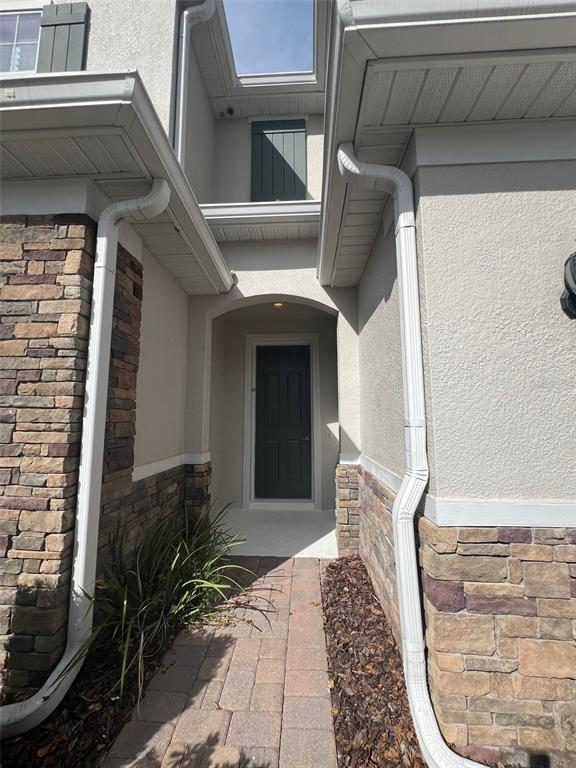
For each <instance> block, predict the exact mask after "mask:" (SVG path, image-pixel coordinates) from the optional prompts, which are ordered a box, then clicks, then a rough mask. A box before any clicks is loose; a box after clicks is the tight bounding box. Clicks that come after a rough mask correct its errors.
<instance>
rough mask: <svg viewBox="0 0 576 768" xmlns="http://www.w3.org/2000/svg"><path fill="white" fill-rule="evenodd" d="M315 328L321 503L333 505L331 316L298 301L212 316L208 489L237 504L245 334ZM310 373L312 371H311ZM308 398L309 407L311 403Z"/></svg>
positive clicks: (336, 449)
mask: <svg viewBox="0 0 576 768" xmlns="http://www.w3.org/2000/svg"><path fill="white" fill-rule="evenodd" d="M292 333H305V334H308V333H316V334H318V338H319V383H320V406H319V407H320V434H319V435H318V436H316V435H315V436H314V439H319V440H320V447H321V455H322V468H321V506H322V508H324V509H331V508H333V507H334V469H335V467H336V464H337V463H338V453H339V440H338V389H337V370H336V318H335V317H334V316H329V315H327V314H326V313H325V312H323V311H321V310H318V309H314V308H312V307H308V306H306V305H301V304H286V305H285V306H284V308H283V309H282V310H275V309H274V308H273V307H272V304H271V303H270V302H267V303H265V304H259V305H256V306H249V307H244V308H243V309H237V310H235V311H232V312H230V313H228V314H225V315H222V316H221V317H219V318H217V319H216V320H215V321H214V325H213V332H212V396H211V419H210V449H211V456H212V467H213V495H214V496H215V497H217V498H218V499H219V500H220V501H221V502H223V503H227V502H231V503H232V504H233V506H235V507H240V506H242V499H243V491H244V490H245V489H244V478H243V458H244V438H245V429H244V426H245V425H244V405H245V379H244V377H245V353H246V336H247V334H292ZM313 374H314V371H313ZM316 405H317V404H316V403H314V402H313V408H314V407H316Z"/></svg>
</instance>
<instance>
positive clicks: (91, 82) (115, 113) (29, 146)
mask: <svg viewBox="0 0 576 768" xmlns="http://www.w3.org/2000/svg"><path fill="white" fill-rule="evenodd" d="M0 118H1V120H2V135H1V137H0V152H1V155H0V178H1V180H2V186H3V189H2V194H3V197H4V199H5V203H7V202H9V195H10V194H11V189H16V186H17V187H18V193H19V194H22V190H23V189H24V190H25V189H26V187H25V186H24V184H25V183H29V184H30V185H31V187H30V189H31V191H32V185H33V184H34V183H35V182H38V181H43V182H47V181H50V182H56V181H58V182H59V183H60V186H61V187H62V189H65V187H66V184H67V183H76V184H77V182H78V180H79V179H86V180H89V181H90V183H91V184H93V185H94V186H95V187H96V188H97V190H98V191H99V193H100V196H101V198H102V200H103V201H104V202H105V204H106V203H107V202H114V201H117V200H122V199H127V198H131V197H136V196H139V195H141V194H143V192H145V191H147V190H148V189H149V187H150V183H151V181H152V180H153V179H155V178H163V179H165V180H166V181H167V182H168V184H169V185H170V188H171V198H170V205H169V207H168V209H167V210H166V211H165V213H164V214H162V215H161V216H159V217H157V218H156V219H153V220H152V221H149V222H134V223H133V226H134V229H135V230H136V231H137V232H138V234H139V235H140V237H141V238H142V241H143V243H144V245H145V246H146V248H147V249H148V250H149V251H150V252H151V253H152V254H153V255H154V256H155V257H156V258H157V259H158V261H159V262H160V263H161V264H163V265H164V266H165V267H166V269H167V270H168V271H169V272H171V273H172V274H173V275H174V277H175V278H176V280H177V281H178V282H179V284H180V285H181V286H182V287H183V288H184V289H185V290H186V291H187V292H188V293H191V294H214V293H225V292H228V291H229V290H230V288H231V287H232V284H233V280H232V276H231V274H230V271H229V270H228V267H227V266H226V263H225V262H224V259H223V257H222V254H221V253H220V249H219V248H218V245H217V244H216V241H215V240H214V237H213V235H212V232H211V231H210V228H209V226H208V224H207V223H206V221H205V219H204V216H203V215H202V212H201V210H200V207H199V205H198V202H197V201H196V198H195V197H194V194H193V192H192V190H191V188H190V185H189V183H188V181H187V179H186V177H185V176H184V174H183V172H182V169H181V167H180V165H179V163H178V161H177V159H176V156H175V155H174V152H173V150H172V147H171V146H170V144H169V142H168V138H167V136H166V134H165V133H164V130H163V128H162V125H161V124H160V121H159V119H158V116H157V115H156V113H155V111H154V108H153V106H152V104H151V102H150V99H149V97H148V94H147V93H146V90H145V89H144V86H143V85H142V82H141V80H140V78H139V76H138V73H137V72H122V73H112V74H109V73H107V74H101V73H72V74H67V73H63V74H46V75H36V74H33V75H29V76H18V77H11V78H3V79H2V80H0ZM52 188H53V186H52ZM47 202H48V201H47ZM52 202H53V201H50V203H52ZM3 209H4V210H6V205H5V204H4V205H3ZM67 212H68V213H76V212H78V211H67Z"/></svg>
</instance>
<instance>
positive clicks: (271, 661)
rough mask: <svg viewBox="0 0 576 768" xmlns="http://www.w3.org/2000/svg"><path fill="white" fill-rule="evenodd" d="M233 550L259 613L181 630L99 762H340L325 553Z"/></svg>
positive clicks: (291, 766) (289, 766) (195, 765)
mask: <svg viewBox="0 0 576 768" xmlns="http://www.w3.org/2000/svg"><path fill="white" fill-rule="evenodd" d="M238 559H239V560H240V559H241V560H242V564H243V565H246V567H249V568H250V569H251V570H253V571H254V572H256V573H257V574H258V578H257V579H256V580H255V581H254V582H253V584H252V591H251V602H252V603H254V602H255V601H258V602H259V603H260V605H261V606H262V607H263V613H255V612H254V611H250V612H249V613H248V614H247V615H246V618H249V619H250V620H251V621H252V622H253V623H252V624H248V623H246V622H243V621H239V622H238V623H237V624H235V625H234V626H227V627H219V628H216V629H214V628H210V629H208V630H207V631H206V632H182V633H181V634H180V635H179V636H178V637H177V639H176V642H175V644H174V646H173V648H172V649H171V650H170V651H169V652H168V654H167V657H166V660H165V662H166V669H165V670H164V671H161V672H158V673H157V674H156V675H155V677H154V678H153V679H152V681H151V682H150V685H149V687H148V690H147V692H146V695H145V697H144V699H143V700H142V702H141V705H140V712H139V714H138V712H135V713H134V716H133V718H132V720H131V721H130V722H129V723H127V724H126V725H125V727H124V729H123V730H122V732H121V733H120V735H119V737H118V739H117V740H116V742H115V744H114V746H113V747H112V749H111V751H110V753H109V755H108V758H107V759H106V762H105V764H104V765H105V768H128V767H130V768H133V767H134V768H136V766H138V768H152V767H153V766H154V767H155V768H156V767H158V768H160V766H161V768H337V762H336V748H335V743H334V730H333V725H332V713H331V702H330V692H329V689H328V674H327V665H326V641H325V636H324V628H323V624H322V606H321V594H320V572H321V568H322V561H320V560H317V559H310V558H300V559H288V560H281V559H278V558H270V557H262V558H259V557H245V558H238ZM268 601H269V602H268ZM235 612H236V613H237V614H238V615H239V617H240V618H243V616H244V614H245V613H246V609H245V608H236V609H235ZM103 768H104V767H103Z"/></svg>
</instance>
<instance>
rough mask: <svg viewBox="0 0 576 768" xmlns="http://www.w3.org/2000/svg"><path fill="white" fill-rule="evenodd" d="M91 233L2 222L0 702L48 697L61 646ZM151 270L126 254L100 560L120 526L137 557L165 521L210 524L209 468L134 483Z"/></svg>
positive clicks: (77, 222)
mask: <svg viewBox="0 0 576 768" xmlns="http://www.w3.org/2000/svg"><path fill="white" fill-rule="evenodd" d="M94 246H95V225H94V223H93V222H92V221H90V220H88V219H87V218H86V217H81V216H75V217H66V216H55V217H50V216H45V217H16V218H15V217H11V218H3V219H0V484H1V485H2V488H1V490H0V641H1V643H2V649H3V650H2V655H1V657H0V667H1V668H2V695H3V696H4V697H5V698H6V699H9V698H11V697H14V696H19V697H23V696H26V695H28V694H29V693H31V692H32V691H33V690H35V689H37V688H38V687H39V686H41V685H42V683H43V682H44V680H45V679H46V677H47V676H48V674H49V672H50V670H51V669H52V668H53V667H54V666H55V664H56V663H57V661H58V659H59V657H60V655H61V653H62V650H63V647H64V642H65V636H66V620H67V606H68V598H69V588H70V568H71V559H72V544H73V529H74V517H75V509H76V495H77V480H78V464H79V455H80V438H81V420H82V408H83V402H84V399H83V395H84V381H85V372H86V357H87V346H88V344H87V340H88V331H89V315H90V301H91V289H92V273H93V257H94ZM142 281H143V274H142V267H141V265H140V263H139V262H138V261H136V260H135V259H134V258H132V257H131V256H130V254H128V253H127V252H126V251H125V250H124V249H123V248H122V247H119V249H118V268H117V277H116V290H115V296H114V319H113V331H112V347H111V358H110V375H109V384H108V409H107V424H106V441H105V450H104V469H103V485H102V512H101V524H100V537H99V538H100V541H99V544H100V548H101V554H100V560H101V559H102V557H105V556H106V549H107V544H108V542H109V537H110V533H111V532H112V531H113V530H114V529H115V527H116V526H117V524H118V523H119V522H122V525H123V526H124V527H125V528H126V529H127V531H128V543H129V544H131V545H133V544H134V542H135V540H136V537H137V535H138V532H139V531H140V530H141V528H142V526H146V525H147V524H148V523H149V522H152V521H153V520H155V519H157V517H158V516H159V515H166V514H170V513H172V512H177V511H181V512H182V513H184V509H185V508H186V509H187V510H188V512H190V513H194V514H201V513H203V512H204V511H205V510H206V509H207V508H208V506H209V502H210V494H209V485H210V472H211V470H210V465H209V464H203V465H195V466H181V467H178V468H175V469H171V470H167V471H165V472H161V473H159V474H158V475H155V476H153V477H149V478H146V479H144V480H140V481H138V482H136V483H133V482H132V469H133V464H134V429H135V422H136V378H137V372H138V362H139V352H140V345H139V340H140V321H141V304H142Z"/></svg>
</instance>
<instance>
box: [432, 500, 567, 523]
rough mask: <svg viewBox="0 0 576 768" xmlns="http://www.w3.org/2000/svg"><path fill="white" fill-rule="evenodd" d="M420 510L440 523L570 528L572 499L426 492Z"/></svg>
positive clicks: (433, 520) (434, 521)
mask: <svg viewBox="0 0 576 768" xmlns="http://www.w3.org/2000/svg"><path fill="white" fill-rule="evenodd" d="M424 514H425V515H426V517H427V518H429V519H430V520H432V522H433V523H436V525H438V526H440V527H448V526H481V527H491V526H503V525H505V526H507V527H516V526H517V527H520V528H574V527H576V503H574V504H570V503H563V502H559V501H545V500H542V501H540V500H533V501H531V500H528V499H527V500H523V499H502V500H501V501H498V500H495V499H437V498H434V497H433V496H429V495H428V494H426V496H425V503H424Z"/></svg>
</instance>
